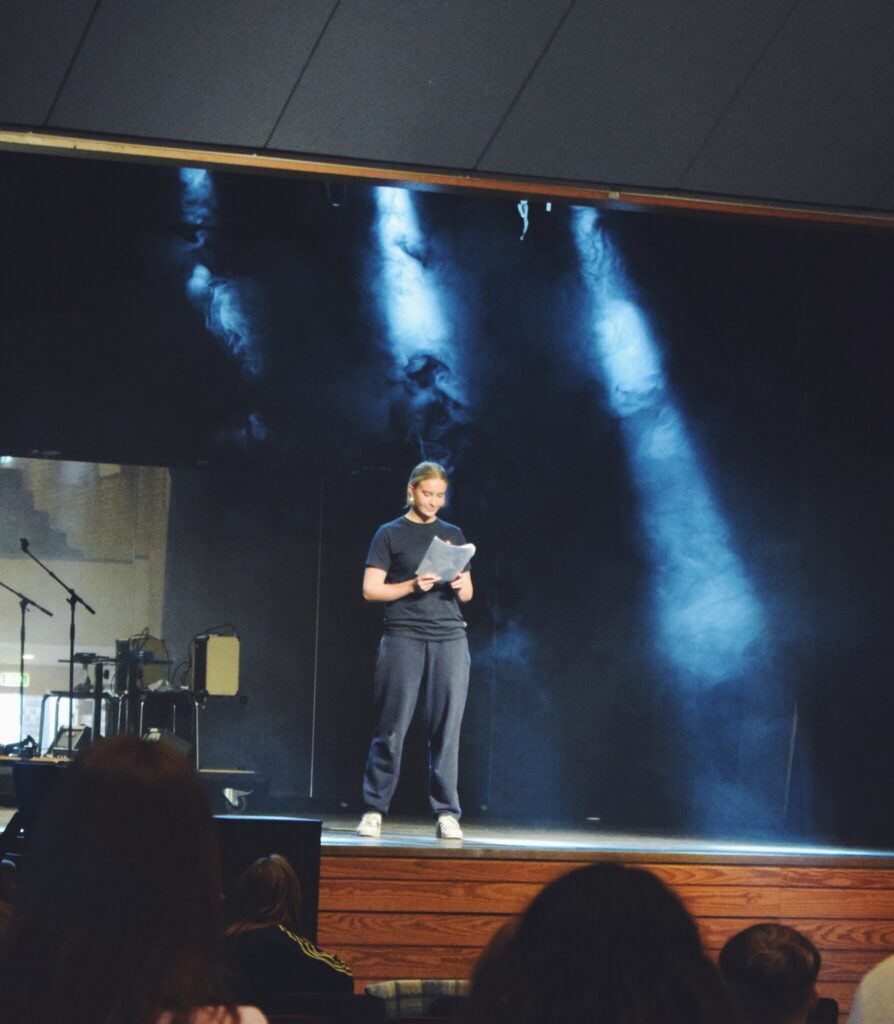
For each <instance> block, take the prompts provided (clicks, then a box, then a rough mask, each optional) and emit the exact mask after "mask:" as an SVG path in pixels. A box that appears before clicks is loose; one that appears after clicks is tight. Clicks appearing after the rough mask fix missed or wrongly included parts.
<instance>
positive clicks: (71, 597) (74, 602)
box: [21, 537, 96, 757]
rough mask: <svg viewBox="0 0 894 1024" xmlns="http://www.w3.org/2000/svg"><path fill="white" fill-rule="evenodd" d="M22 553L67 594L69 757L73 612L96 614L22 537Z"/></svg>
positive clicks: (72, 686)
mask: <svg viewBox="0 0 894 1024" xmlns="http://www.w3.org/2000/svg"><path fill="white" fill-rule="evenodd" d="M21 545H22V551H24V552H25V554H26V555H27V556H28V557H29V558H31V559H33V560H34V561H35V562H37V564H38V565H39V566H40V567H41V569H43V571H44V572H45V573H47V575H48V576H52V578H53V579H54V580H55V581H56V582H57V583H58V584H59V586H60V587H62V589H63V590H65V591H67V592H68V604H69V605H70V606H71V624H70V626H69V629H68V754H69V757H70V756H71V733H72V730H73V729H74V667H75V661H74V656H75V611H76V610H77V606H78V605H79V604H82V605H83V606H84V607H85V608H86V609H87V611H88V612H90V614H91V615H95V614H96V612H95V611H94V610H93V609H92V608H91V607H90V605H89V604H87V602H86V601H85V600H84V599H83V597H81V595H80V594H78V593H77V591H75V590H74V588H73V587H70V586H69V585H68V584H67V583H63V582H62V580H60V579H59V577H58V576H57V575H56V574H55V573H54V572H53V570H52V569H50V568H48V567H47V566H46V565H44V564H43V562H41V560H40V559H39V558H38V557H37V556H36V555H33V554H32V553H31V552H30V551H29V550H28V541H27V540H25V538H24V537H23V538H22V539H21Z"/></svg>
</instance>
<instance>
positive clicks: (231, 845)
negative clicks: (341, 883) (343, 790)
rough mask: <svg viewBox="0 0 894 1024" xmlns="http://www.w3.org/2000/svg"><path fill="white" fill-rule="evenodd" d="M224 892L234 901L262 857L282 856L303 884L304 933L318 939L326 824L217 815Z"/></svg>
mask: <svg viewBox="0 0 894 1024" xmlns="http://www.w3.org/2000/svg"><path fill="white" fill-rule="evenodd" d="M215 821H216V823H217V836H218V841H219V845H220V859H221V865H222V868H223V889H224V894H225V895H226V896H227V897H228V898H232V895H233V890H234V888H235V884H236V880H237V879H238V878H239V876H240V875H241V874H242V872H243V871H245V869H246V868H247V867H250V866H251V865H252V864H253V863H254V862H255V861H256V860H257V859H258V857H268V856H269V855H270V854H271V853H279V854H281V855H282V856H283V857H285V858H286V860H287V861H288V862H289V863H290V864H291V865H292V867H293V868H294V869H295V874H296V875H297V876H298V878H299V880H300V882H301V934H302V935H306V936H307V937H308V938H309V939H310V940H311V942H315V941H316V938H317V910H318V907H319V899H320V833H321V830H322V822H320V821H318V820H315V819H309V818H256V817H251V818H248V817H246V818H242V817H240V816H239V815H234V816H231V815H215Z"/></svg>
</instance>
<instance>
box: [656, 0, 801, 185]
mask: <svg viewBox="0 0 894 1024" xmlns="http://www.w3.org/2000/svg"><path fill="white" fill-rule="evenodd" d="M800 6H801V0H794V3H793V4H792V5H791V6H790V7H789V9H788V11H787V12H786V14H785V17H783V18H782V20H781V21H780V22H779V24H778V25H777V26H776V31H775V32H774V33H773V34H772V35H771V36H770V38H769V39H768V40H767V42H766V43H765V44H764V46H763V48H762V49H761V52H760V53H759V54H758V55H757V56H756V57H755V58H754V60H753V61H752V62H751V67H750V68H749V69H748V70H747V71H746V72H745V74H744V75H743V76H742V79H741V81H740V82H739V84H738V85H737V86H736V88H735V89H734V90H733V92H732V95H731V96H730V98H729V100H728V101H727V103H726V105H725V106H724V108H723V110H721V111H720V113H719V114H718V115H717V117H716V118H715V119H714V123H713V124H712V125H711V127H710V128H709V129H708V131H707V133H706V135H705V137H704V139H702V142H701V144H700V145H699V146H698V148H697V149H696V151H695V153H694V154H693V155H692V159H691V160H690V161H689V163H688V164H687V165H686V166H685V167H684V168H683V170H682V171H681V172H680V175H679V177H678V178H677V180H676V182H675V185H674V187H675V188H682V187H683V182H684V181H685V180H686V177H687V176H688V174H689V172H690V171H691V170H692V168H693V167H694V166H695V164H696V161H697V160H698V158H699V157H700V156H701V155H702V153H703V152H704V151H705V149H707V147H708V143H710V141H711V139H712V138H713V137H714V135H715V134H716V133H717V129H718V128H719V127H720V125H721V124H722V123H723V119H724V118H725V117H726V115H727V114H728V113H729V111H730V109H731V107H732V106H733V104H734V103H735V102H736V100H737V99H738V98H739V96H740V94H741V93H742V90H743V89H744V88H745V85H746V84H747V83H748V81H749V80H750V79H751V77H752V76H753V75H754V73H755V71H756V70H757V69H758V67H759V65H760V63H761V61H762V60H763V59H764V57H765V56H766V54H767V51H768V50H769V49H770V47H771V46H772V45H773V43H774V42H776V40H777V39H778V38H779V34H780V32H782V30H783V29H784V28H785V26H786V25H787V24H788V22H789V21H790V20H791V17H792V15H793V14H794V13H795V11H796V10H797V8H798V7H800Z"/></svg>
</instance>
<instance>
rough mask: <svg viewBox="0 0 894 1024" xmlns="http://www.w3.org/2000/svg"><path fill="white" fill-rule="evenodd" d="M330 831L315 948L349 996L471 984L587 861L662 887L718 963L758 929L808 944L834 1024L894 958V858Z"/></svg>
mask: <svg viewBox="0 0 894 1024" xmlns="http://www.w3.org/2000/svg"><path fill="white" fill-rule="evenodd" d="M353 824H354V822H348V821H339V822H333V821H326V822H325V823H324V831H323V850H322V863H321V880H320V916H319V943H320V945H321V946H322V947H323V948H324V949H330V950H332V951H333V952H337V953H338V954H339V955H341V956H342V957H343V958H344V959H345V960H346V961H347V962H348V963H349V964H350V965H351V966H352V968H353V969H354V974H355V977H356V989H357V991H362V990H363V986H364V985H365V984H367V983H368V982H371V981H382V980H387V979H394V978H466V977H468V974H469V970H470V968H471V966H472V964H473V963H474V961H475V958H476V956H477V955H478V953H479V951H480V950H481V948H482V947H483V946H484V945H485V943H486V942H487V940H488V939H489V938H490V936H491V935H492V934H493V933H494V932H495V931H496V930H497V929H498V928H499V927H500V925H501V924H502V923H503V922H504V921H506V919H507V918H509V917H511V916H512V915H515V914H517V913H518V912H519V911H520V910H522V908H523V907H524V906H525V905H526V904H527V903H528V901H529V900H530V899H531V897H532V896H533V895H534V894H535V893H537V892H538V891H539V890H540V889H541V888H542V886H543V885H544V884H545V883H547V882H549V881H550V880H552V879H553V878H556V877H557V876H558V875H560V874H563V873H564V872H566V871H569V870H571V869H572V868H574V867H577V866H579V865H582V864H587V863H591V862H592V861H594V860H601V859H606V858H610V859H613V860H619V861H623V862H625V863H635V864H637V865H638V866H641V867H646V868H649V869H650V870H652V871H654V872H655V873H656V874H657V875H659V876H660V877H661V878H662V879H663V880H664V881H665V882H666V883H667V884H668V885H669V886H670V887H671V888H672V889H674V890H675V891H676V892H677V893H678V894H679V896H680V897H681V898H682V899H683V901H684V903H685V904H686V906H687V907H688V908H689V909H690V911H691V912H692V913H693V915H694V916H695V917H696V919H697V920H698V922H699V925H700V927H701V931H702V936H703V939H704V942H705V945H706V947H707V948H708V949H709V950H710V951H711V953H712V954H714V955H716V953H717V951H718V950H719V949H720V947H721V946H722V945H723V943H724V942H725V940H726V939H727V938H728V937H729V936H730V935H732V934H734V933H735V932H737V931H739V930H740V929H742V928H744V927H746V926H747V925H749V924H753V923H755V922H757V921H779V922H782V923H785V924H789V925H791V926H793V927H795V928H797V929H799V930H800V931H802V932H804V933H805V934H806V935H808V936H809V937H810V938H811V939H812V940H813V942H814V943H815V944H816V945H817V947H818V948H819V949H820V951H821V953H822V957H823V965H822V970H821V972H820V985H819V987H820V992H821V994H822V995H825V996H831V997H833V998H835V999H837V1000H838V1002H839V1004H840V1008H841V1013H842V1018H841V1019H842V1020H844V1019H846V1016H845V1015H846V1013H847V1011H848V1010H849V1008H850V1005H851V1001H852V999H853V994H854V991H855V989H856V986H857V983H858V982H859V980H860V978H861V977H862V976H863V974H865V973H866V971H867V970H868V969H869V968H870V967H872V966H873V965H875V964H876V963H878V962H879V961H880V960H882V959H884V957H886V956H889V955H891V954H892V953H894V851H883V850H862V851H852V850H846V849H839V848H835V847H814V846H807V845H800V846H799V845H781V844H777V845H774V844H767V843H765V844H760V843H755V844H745V843H719V842H706V841H705V842H703V841H699V840H695V839H692V840H688V839H673V840H669V839H657V838H651V837H644V836H636V835H619V834H614V835H605V834H597V833H594V832H593V831H592V830H591V831H589V832H579V833H569V832H558V831H544V830H538V831H536V832H535V833H533V834H531V833H526V832H525V831H524V830H523V829H518V828H512V829H502V830H501V829H496V828H486V829H476V828H475V827H474V826H465V827H466V835H467V839H466V841H465V842H463V843H462V844H459V843H448V842H442V841H438V840H436V839H434V838H433V836H432V834H431V828H430V826H429V825H428V824H427V823H426V824H425V825H424V826H423V825H421V824H418V823H417V824H413V823H408V822H403V823H400V822H398V823H391V822H389V823H388V825H389V831H388V832H387V833H386V834H384V835H383V837H382V839H381V840H361V839H358V838H357V837H356V836H355V835H354V834H353V831H352V828H351V826H352V825H353Z"/></svg>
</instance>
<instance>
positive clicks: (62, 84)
mask: <svg viewBox="0 0 894 1024" xmlns="http://www.w3.org/2000/svg"><path fill="white" fill-rule="evenodd" d="M101 3H102V0H96V3H94V5H93V10H92V11H91V12H90V17H89V18H88V19H87V23H86V24H85V25H84V29H83V31H82V32H81V36H80V38H79V39H78V41H77V44H76V45H75V48H74V52H73V53H72V55H71V59H70V60H69V62H68V67H66V69H65V74H64V75H63V76H62V81H61V82H60V83H59V88H58V89H57V90H56V94H55V96H53V102H52V103H51V104H50V109H49V110H48V111H47V112H46V114H45V115H44V119H43V121H42V122H41V124H43V125H44V126H45V127H49V124H50V121H51V120H52V117H53V113H54V111H55V110H56V105H57V104H58V103H59V99H60V97H61V96H62V90H63V89H64V88H65V86H66V84H67V83H68V79H69V76H70V75H71V72H72V69H73V68H74V66H75V61H77V59H78V55H79V54H80V52H81V48H82V47H83V45H84V42H85V40H86V39H87V36H88V35H89V34H90V29H91V28H92V27H93V22H94V20H95V19H96V12H97V11H98V10H99V5H100V4H101Z"/></svg>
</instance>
